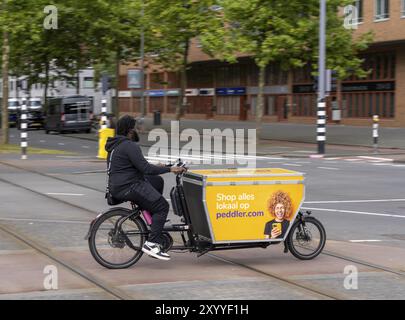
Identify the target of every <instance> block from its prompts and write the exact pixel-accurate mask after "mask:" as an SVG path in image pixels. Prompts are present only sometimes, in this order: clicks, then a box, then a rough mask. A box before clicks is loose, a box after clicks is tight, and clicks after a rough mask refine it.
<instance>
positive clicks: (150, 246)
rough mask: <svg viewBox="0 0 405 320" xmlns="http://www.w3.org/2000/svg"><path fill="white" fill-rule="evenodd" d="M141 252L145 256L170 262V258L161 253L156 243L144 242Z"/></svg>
mask: <svg viewBox="0 0 405 320" xmlns="http://www.w3.org/2000/svg"><path fill="white" fill-rule="evenodd" d="M142 251H143V252H145V253H146V254H148V255H150V256H151V257H154V258H156V259H160V260H166V261H167V260H170V256H169V255H168V254H167V253H165V252H162V249H161V248H160V245H159V244H158V243H154V242H149V241H145V243H144V245H143V246H142Z"/></svg>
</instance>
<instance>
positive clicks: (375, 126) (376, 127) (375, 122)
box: [373, 115, 380, 153]
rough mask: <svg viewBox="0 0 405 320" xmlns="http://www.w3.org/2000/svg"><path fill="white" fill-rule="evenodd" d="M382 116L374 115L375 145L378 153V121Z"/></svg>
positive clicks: (375, 151) (375, 150)
mask: <svg viewBox="0 0 405 320" xmlns="http://www.w3.org/2000/svg"><path fill="white" fill-rule="evenodd" d="M379 121H380V118H379V117H378V115H374V116H373V145H374V153H378V122H379Z"/></svg>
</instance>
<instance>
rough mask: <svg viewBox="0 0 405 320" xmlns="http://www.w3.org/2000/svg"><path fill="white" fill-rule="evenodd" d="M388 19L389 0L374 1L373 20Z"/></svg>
mask: <svg viewBox="0 0 405 320" xmlns="http://www.w3.org/2000/svg"><path fill="white" fill-rule="evenodd" d="M389 17H390V10H389V0H375V20H377V21H378V20H384V19H388V18H389Z"/></svg>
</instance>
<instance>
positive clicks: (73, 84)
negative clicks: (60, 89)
mask: <svg viewBox="0 0 405 320" xmlns="http://www.w3.org/2000/svg"><path fill="white" fill-rule="evenodd" d="M76 81H77V78H74V77H69V78H68V79H66V88H76Z"/></svg>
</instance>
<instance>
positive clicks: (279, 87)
mask: <svg viewBox="0 0 405 320" xmlns="http://www.w3.org/2000/svg"><path fill="white" fill-rule="evenodd" d="M356 7H357V8H358V10H357V11H358V19H357V21H356V25H357V30H356V31H355V36H356V34H361V33H363V32H367V31H369V30H373V32H374V34H375V37H374V42H373V44H372V45H371V46H370V48H369V49H368V50H367V51H366V52H364V53H363V56H364V58H365V68H366V69H371V70H372V72H371V73H370V74H369V76H368V77H367V78H366V79H361V80H360V79H356V78H354V77H352V78H350V79H346V80H344V81H341V82H338V83H337V84H336V85H335V86H334V89H333V90H332V92H331V94H330V96H329V98H328V99H329V101H328V115H329V117H328V119H329V121H330V122H331V121H332V112H331V110H332V106H333V107H334V108H338V109H339V110H340V113H341V121H340V123H342V124H348V125H369V124H370V118H371V117H372V115H374V114H378V115H379V116H380V118H381V124H382V125H383V126H392V127H400V126H402V127H403V126H405V0H357V1H356ZM189 61H190V68H189V70H188V90H187V103H188V106H187V110H186V115H185V117H187V118H200V119H207V118H214V119H224V120H226V119H229V120H241V121H245V120H254V117H255V106H256V102H257V93H258V70H257V67H256V66H255V64H254V62H253V61H252V59H251V58H249V57H247V56H244V57H240V58H239V62H238V63H236V64H228V63H223V62H220V61H218V60H215V59H212V58H210V57H209V56H207V55H205V54H204V53H202V52H201V50H200V48H199V46H198V43H196V42H195V41H194V42H193V43H192V45H191V49H190V55H189ZM133 68H136V65H122V66H121V70H120V88H119V89H120V99H119V100H120V101H119V105H120V112H121V113H134V114H137V113H139V112H140V95H141V92H140V91H139V90H130V89H128V85H127V73H128V70H129V69H133ZM313 84H314V83H313V79H312V77H311V70H310V67H307V68H303V69H300V70H294V71H292V72H284V71H282V70H281V69H280V68H279V67H278V66H277V65H274V64H273V65H269V66H268V70H267V72H266V84H265V89H264V92H265V98H264V100H265V108H264V111H265V115H264V118H263V120H264V121H269V122H275V121H288V122H299V123H315V121H316V99H317V94H316V92H315V91H314V87H313ZM145 88H146V92H145V103H146V108H147V110H148V113H151V112H153V111H155V110H160V111H161V112H162V113H163V114H164V116H165V117H166V118H170V117H174V112H175V109H176V105H177V103H178V99H179V93H180V89H179V88H180V79H179V77H178V75H177V74H175V73H172V72H165V71H164V70H156V67H153V68H149V69H147V70H146V74H145ZM332 100H335V101H336V102H333V103H331V101H332Z"/></svg>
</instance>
